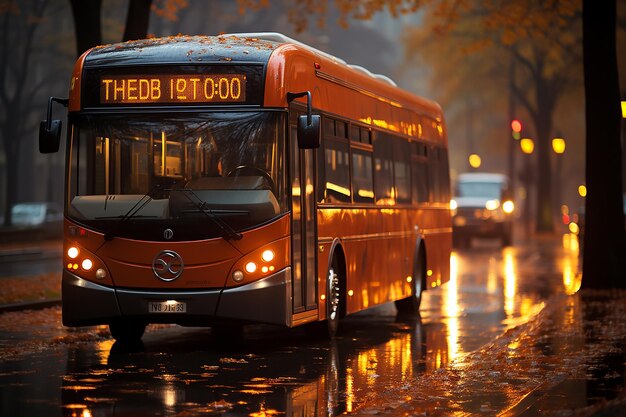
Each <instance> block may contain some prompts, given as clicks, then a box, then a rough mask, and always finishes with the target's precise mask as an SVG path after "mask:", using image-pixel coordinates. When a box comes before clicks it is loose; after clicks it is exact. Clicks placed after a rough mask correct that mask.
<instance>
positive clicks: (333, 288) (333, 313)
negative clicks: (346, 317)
mask: <svg viewBox="0 0 626 417" xmlns="http://www.w3.org/2000/svg"><path fill="white" fill-rule="evenodd" d="M340 285H341V281H340V279H339V263H338V262H337V257H336V256H333V261H332V262H331V264H330V267H329V268H328V275H327V279H326V323H327V325H328V335H329V336H330V337H331V338H332V337H335V336H336V335H337V329H338V328H339V316H340V313H341V310H340V307H341V287H340Z"/></svg>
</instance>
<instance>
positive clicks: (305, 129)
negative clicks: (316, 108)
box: [287, 91, 322, 149]
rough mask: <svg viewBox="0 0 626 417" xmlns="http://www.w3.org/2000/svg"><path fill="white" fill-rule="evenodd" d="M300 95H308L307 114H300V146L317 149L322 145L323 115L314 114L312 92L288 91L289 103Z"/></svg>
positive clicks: (301, 147)
mask: <svg viewBox="0 0 626 417" xmlns="http://www.w3.org/2000/svg"><path fill="white" fill-rule="evenodd" d="M298 97H306V115H302V116H298V147H299V148H300V149H317V148H319V147H320V143H321V137H322V129H321V127H320V126H321V124H322V123H321V119H322V118H321V116H320V115H317V114H316V115H313V110H312V105H311V92H310V91H303V92H301V93H287V103H291V102H292V101H293V100H295V99H296V98H298Z"/></svg>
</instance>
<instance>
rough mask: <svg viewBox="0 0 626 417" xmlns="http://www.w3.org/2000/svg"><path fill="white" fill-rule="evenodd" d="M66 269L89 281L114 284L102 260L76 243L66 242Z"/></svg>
mask: <svg viewBox="0 0 626 417" xmlns="http://www.w3.org/2000/svg"><path fill="white" fill-rule="evenodd" d="M64 246H65V248H66V250H65V256H64V259H63V260H64V264H65V268H66V269H67V270H68V271H70V272H71V273H73V274H75V275H78V276H80V277H81V278H83V279H86V280H89V281H96V280H97V281H99V282H103V281H104V283H105V284H112V283H113V281H112V280H111V278H110V274H109V271H108V269H107V267H106V265H105V264H104V262H102V260H101V259H100V258H98V257H97V256H96V255H94V254H93V253H91V252H90V251H88V250H87V249H85V248H83V247H81V246H79V245H76V244H75V243H74V242H71V243H70V242H67V241H66V242H65V245H64Z"/></svg>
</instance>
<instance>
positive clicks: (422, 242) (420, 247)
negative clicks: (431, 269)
mask: <svg viewBox="0 0 626 417" xmlns="http://www.w3.org/2000/svg"><path fill="white" fill-rule="evenodd" d="M420 255H421V256H422V259H423V260H424V262H423V265H421V266H420V265H419V259H420ZM427 255H428V254H427V252H426V239H424V236H423V235H422V234H420V235H419V236H418V237H417V240H416V242H415V252H414V254H413V276H414V277H417V276H421V281H422V282H421V285H422V291H426V290H427V289H428V285H427V282H426V279H427V275H426V271H428V256H427ZM420 267H421V268H422V271H421V272H422V274H421V275H418V269H417V268H420Z"/></svg>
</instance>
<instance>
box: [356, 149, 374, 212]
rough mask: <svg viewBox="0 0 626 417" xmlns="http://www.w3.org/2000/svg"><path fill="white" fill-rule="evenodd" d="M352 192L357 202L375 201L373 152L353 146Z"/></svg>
mask: <svg viewBox="0 0 626 417" xmlns="http://www.w3.org/2000/svg"><path fill="white" fill-rule="evenodd" d="M352 194H353V196H354V202H355V203H373V202H374V178H373V170H372V152H370V151H366V150H363V149H356V148H352Z"/></svg>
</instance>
